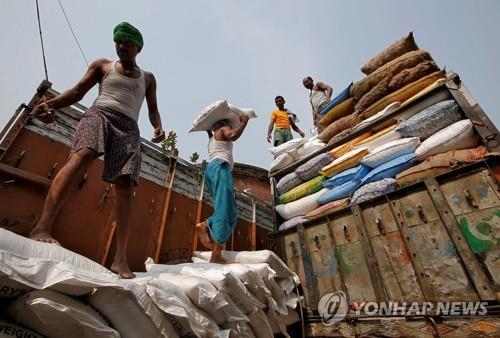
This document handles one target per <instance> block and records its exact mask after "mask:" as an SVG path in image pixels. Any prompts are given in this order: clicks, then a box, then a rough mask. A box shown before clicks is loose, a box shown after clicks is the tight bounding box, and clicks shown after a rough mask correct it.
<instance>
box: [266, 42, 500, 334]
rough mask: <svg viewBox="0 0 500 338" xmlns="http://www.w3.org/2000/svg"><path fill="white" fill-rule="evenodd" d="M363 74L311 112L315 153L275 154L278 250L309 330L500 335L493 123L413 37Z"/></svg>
mask: <svg viewBox="0 0 500 338" xmlns="http://www.w3.org/2000/svg"><path fill="white" fill-rule="evenodd" d="M362 71H363V72H364V73H365V74H366V76H365V77H363V78H362V79H361V80H359V81H357V82H354V83H351V84H349V85H348V86H347V88H346V89H345V90H344V91H342V92H341V93H340V94H339V95H338V96H337V97H336V98H334V99H333V100H332V101H331V102H330V103H329V104H328V105H327V106H326V107H325V108H324V109H323V110H322V111H321V112H319V113H318V115H320V116H322V118H321V120H320V121H319V122H318V124H319V125H320V126H321V127H322V128H324V129H323V131H322V132H321V133H320V134H319V135H318V136H317V138H314V139H312V140H309V141H308V142H312V141H315V142H321V143H322V146H320V147H319V149H314V150H312V151H310V152H302V155H298V154H299V153H301V147H304V144H302V143H299V142H297V141H293V142H288V143H285V144H282V145H280V147H279V148H280V149H273V152H276V151H277V150H281V152H280V154H279V156H278V157H276V159H275V160H274V162H273V164H272V165H271V169H270V177H271V183H272V190H273V194H274V206H275V208H274V209H275V218H276V228H275V232H274V234H273V238H274V250H275V251H276V252H278V253H279V254H280V256H281V257H282V258H283V260H285V261H286V262H287V264H288V266H289V267H290V269H291V270H293V271H295V272H296V273H297V274H298V276H299V278H300V281H301V283H302V286H303V292H304V295H305V307H306V309H307V311H306V312H307V316H306V317H307V318H306V327H307V334H308V335H309V336H318V337H319V336H346V337H347V336H370V335H376V336H378V335H382V336H386V335H388V336H415V337H417V336H418V337H427V336H439V335H441V334H442V335H443V336H447V335H446V334H448V333H449V334H450V336H481V335H489V336H492V337H493V336H496V335H498V334H500V326H498V324H499V323H500V321H499V319H498V315H497V313H496V311H497V310H496V304H497V302H498V301H499V300H500V265H499V264H498V257H499V255H500V247H499V243H500V237H499V236H500V232H499V231H498V229H499V226H500V219H499V215H500V193H499V188H498V180H499V178H500V176H499V172H500V166H499V164H498V159H499V156H498V155H499V151H500V135H499V133H498V130H497V128H496V127H495V126H494V125H493V124H492V122H491V121H490V119H489V118H488V117H487V116H486V114H485V113H484V112H483V110H482V109H481V107H480V106H479V104H478V103H477V102H476V101H475V100H474V98H473V97H472V96H471V94H470V93H469V92H468V90H467V89H466V88H465V86H464V84H463V82H462V81H461V79H460V77H459V76H458V75H457V74H456V73H453V72H447V71H445V70H444V68H443V67H441V66H439V65H438V62H437V61H436V60H434V59H433V58H432V57H431V54H430V53H429V52H428V51H426V50H424V49H421V48H420V47H419V46H418V45H417V44H416V43H415V40H414V37H413V34H412V33H410V34H408V35H407V36H406V37H403V38H402V39H400V40H398V41H396V42H395V43H394V44H392V45H390V46H389V47H388V48H386V49H385V50H383V51H382V52H380V53H379V54H377V55H376V56H375V57H373V58H372V59H371V60H370V61H369V62H367V63H366V64H365V65H364V66H363V67H362ZM439 302H441V303H439ZM451 302H457V303H456V304H458V305H456V306H457V310H456V311H454V312H449V311H437V310H436V309H437V307H438V306H443V307H445V306H450V304H451ZM467 302H471V303H467ZM422 304H427V306H429V308H427V310H428V311H422ZM469 305H470V306H473V307H474V309H475V311H473V312H470V311H469V312H468V311H467V309H466V307H467V306H469ZM412 306H413V309H412ZM417 309H418V310H417ZM431 309H432V310H431ZM480 309H482V311H481V310H480ZM459 314H462V315H459ZM464 314H469V316H463V315H464Z"/></svg>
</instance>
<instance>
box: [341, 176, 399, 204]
mask: <svg viewBox="0 0 500 338" xmlns="http://www.w3.org/2000/svg"><path fill="white" fill-rule="evenodd" d="M397 188H398V184H397V182H396V180H395V179H393V178H384V179H382V180H379V181H375V182H371V183H368V184H365V185H363V186H362V187H361V188H359V189H358V190H356V191H355V192H354V194H353V195H352V198H351V205H353V204H358V203H361V202H364V201H368V200H369V199H372V198H375V197H377V196H380V195H383V194H388V193H390V192H391V191H394V190H396V189H397Z"/></svg>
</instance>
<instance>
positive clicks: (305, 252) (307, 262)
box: [297, 225, 319, 309]
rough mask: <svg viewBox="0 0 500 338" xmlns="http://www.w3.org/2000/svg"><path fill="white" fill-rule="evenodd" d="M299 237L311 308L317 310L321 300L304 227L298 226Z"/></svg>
mask: <svg viewBox="0 0 500 338" xmlns="http://www.w3.org/2000/svg"><path fill="white" fill-rule="evenodd" d="M297 235H298V238H299V247H300V252H301V254H302V265H303V267H304V279H305V287H306V288H307V293H308V294H309V304H307V305H309V307H310V308H312V309H316V308H317V307H318V301H319V299H317V298H316V291H315V289H314V276H313V270H312V263H311V256H310V251H309V245H308V243H307V238H306V231H305V228H304V226H303V225H298V226H297Z"/></svg>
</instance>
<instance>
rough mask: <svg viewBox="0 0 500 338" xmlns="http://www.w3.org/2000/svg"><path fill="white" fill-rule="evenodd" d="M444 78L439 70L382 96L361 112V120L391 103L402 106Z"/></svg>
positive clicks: (443, 74)
mask: <svg viewBox="0 0 500 338" xmlns="http://www.w3.org/2000/svg"><path fill="white" fill-rule="evenodd" d="M444 77H445V72H444V71H441V70H440V71H437V72H434V73H432V74H429V75H427V76H424V77H423V78H421V79H419V80H417V81H415V82H412V83H410V84H407V85H406V86H404V87H403V88H400V89H398V90H396V91H395V92H393V93H390V94H388V95H386V96H384V97H383V98H381V99H380V100H378V101H377V102H375V103H373V104H372V105H371V106H370V107H368V108H366V109H365V110H364V111H363V114H362V116H361V118H362V119H367V118H369V117H371V116H373V115H375V114H376V113H378V112H379V111H381V110H382V109H384V108H385V107H387V106H388V105H389V104H391V103H393V102H403V104H404V103H405V101H406V100H408V99H410V98H412V97H413V96H415V95H417V94H419V93H420V92H421V91H422V90H426V88H427V87H428V86H430V85H432V84H433V83H434V82H436V81H437V80H439V79H442V78H444Z"/></svg>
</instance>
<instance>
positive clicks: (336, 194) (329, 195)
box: [317, 180, 361, 205]
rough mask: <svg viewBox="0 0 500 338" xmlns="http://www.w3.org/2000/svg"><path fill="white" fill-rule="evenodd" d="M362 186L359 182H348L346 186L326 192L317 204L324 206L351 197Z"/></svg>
mask: <svg viewBox="0 0 500 338" xmlns="http://www.w3.org/2000/svg"><path fill="white" fill-rule="evenodd" d="M360 185H361V182H360V181H359V180H352V181H347V182H345V183H344V184H342V185H340V186H338V187H335V188H333V189H331V190H329V191H327V192H325V193H324V194H323V195H321V196H320V197H319V198H318V200H317V202H318V203H319V204H321V205H323V204H326V203H329V202H332V201H336V200H339V199H341V198H346V197H349V196H351V194H352V193H353V192H354V191H355V190H356V189H358V188H359V186H360Z"/></svg>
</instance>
